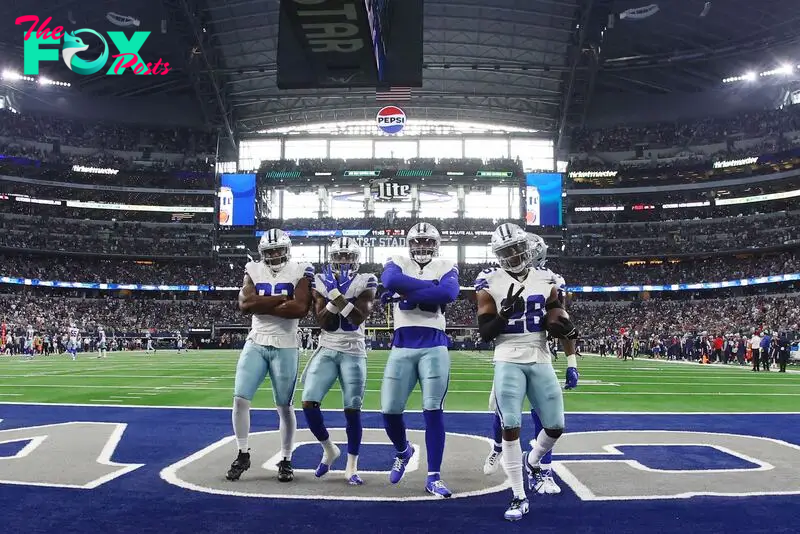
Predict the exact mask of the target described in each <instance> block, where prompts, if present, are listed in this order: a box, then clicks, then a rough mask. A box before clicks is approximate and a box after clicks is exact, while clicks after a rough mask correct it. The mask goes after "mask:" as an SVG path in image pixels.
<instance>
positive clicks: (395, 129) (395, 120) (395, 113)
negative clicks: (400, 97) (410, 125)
mask: <svg viewBox="0 0 800 534" xmlns="http://www.w3.org/2000/svg"><path fill="white" fill-rule="evenodd" d="M376 120H377V122H378V128H379V129H380V130H381V131H382V132H383V133H387V134H396V133H400V132H401V131H402V129H403V128H404V127H405V125H406V113H405V111H403V110H402V109H400V108H398V107H397V106H386V107H385V108H383V109H381V110H380V111H379V112H378V116H377V118H376Z"/></svg>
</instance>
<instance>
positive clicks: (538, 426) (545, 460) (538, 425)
mask: <svg viewBox="0 0 800 534" xmlns="http://www.w3.org/2000/svg"><path fill="white" fill-rule="evenodd" d="M531 417H533V431H534V432H535V434H534V439H536V438H537V437H538V436H539V432H541V431H542V430H544V426H542V422H541V421H540V420H539V416H538V415H537V414H536V410H531ZM539 463H540V464H544V465H550V464H551V463H553V451H552V450H550V451H547V454H545V455H544V456H542V460H541V461H540V462H539Z"/></svg>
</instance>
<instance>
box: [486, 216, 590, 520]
mask: <svg viewBox="0 0 800 534" xmlns="http://www.w3.org/2000/svg"><path fill="white" fill-rule="evenodd" d="M491 246H492V252H493V253H494V254H495V256H496V257H497V260H498V263H499V264H500V268H499V269H498V268H495V269H487V270H485V271H483V272H482V273H481V274H480V275H479V276H478V278H477V280H476V281H475V289H476V291H477V299H478V326H479V331H480V333H481V337H482V338H483V340H484V341H487V342H488V341H492V340H494V341H495V352H494V365H495V370H494V387H493V389H494V399H495V400H494V404H495V406H496V410H497V413H498V414H499V416H500V421H501V423H502V438H503V442H502V458H501V463H502V464H503V468H504V470H505V472H506V475H507V476H508V479H509V482H510V483H511V489H512V491H513V494H514V497H513V499H512V501H511V505H510V506H509V507H508V509H507V510H506V512H505V514H504V516H505V518H506V519H507V520H509V521H516V520H519V519H521V518H522V516H523V515H524V514H526V513H527V512H528V507H529V505H528V500H527V497H526V494H525V486H524V481H523V473H522V467H523V464H525V466H526V471H527V472H528V479H529V480H528V484H529V487H530V489H537V484H541V483H542V478H543V474H542V468H541V465H540V461H541V459H542V457H543V456H544V455H545V454H546V453H547V452H549V451H550V450H552V448H553V445H555V442H556V440H557V439H558V438H559V437H560V436H561V434H562V432H563V429H564V400H563V396H562V394H561V388H560V386H559V384H558V378H557V377H556V373H555V370H554V369H553V366H552V365H551V356H550V350H549V348H548V346H547V332H546V331H545V322H546V314H547V313H548V312H549V311H550V310H556V309H559V308H561V307H562V306H561V302H560V299H559V294H560V291H559V285H561V282H560V280H559V279H558V278H557V277H556V276H555V275H553V273H552V272H551V271H549V270H546V269H544V262H545V259H546V255H547V246H546V245H545V243H544V241H543V240H542V239H541V238H540V237H538V236H534V237H531V238H529V237H528V235H527V234H526V233H525V231H524V230H522V228H520V227H519V226H517V225H515V224H502V225H500V226H499V227H498V228H497V230H495V232H494V233H493V234H492V240H491ZM518 285H519V287H518ZM560 311H561V312H562V313H563V310H560ZM553 315H555V314H553ZM563 315H564V316H566V314H565V313H563ZM565 321H566V322H565ZM564 330H566V332H564ZM550 334H551V335H552V336H553V337H558V338H561V339H565V340H568V341H566V342H565V347H564V348H565V352H566V353H567V362H568V364H567V365H568V367H569V368H570V369H569V370H568V373H567V375H568V376H567V381H568V385H570V387H572V386H574V385H575V384H577V370H576V367H577V363H576V360H577V358H576V356H575V346H574V339H575V338H576V337H577V335H576V333H575V329H574V327H573V326H572V324H571V323H570V322H569V319H568V318H567V319H565V320H564V319H563V318H562V319H560V320H556V319H555V318H554V320H553V321H552V326H551V327H550ZM525 397H527V398H528V400H529V401H530V403H531V406H532V407H533V408H534V409H535V410H536V413H537V415H538V416H539V418H540V420H541V423H542V426H543V430H542V431H541V432H539V433H538V435H537V437H536V440H535V442H533V443H532V446H533V450H532V451H531V452H530V453H526V454H525V455H524V457H523V454H522V448H521V446H520V442H519V436H520V428H521V425H522V420H521V419H522V418H521V414H522V403H523V401H524V399H525Z"/></svg>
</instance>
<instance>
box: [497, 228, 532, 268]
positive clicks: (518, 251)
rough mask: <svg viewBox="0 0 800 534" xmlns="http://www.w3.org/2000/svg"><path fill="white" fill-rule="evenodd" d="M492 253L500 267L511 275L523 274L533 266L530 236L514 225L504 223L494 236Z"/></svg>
mask: <svg viewBox="0 0 800 534" xmlns="http://www.w3.org/2000/svg"><path fill="white" fill-rule="evenodd" d="M491 245H492V253H493V254H494V255H495V257H496V258H497V261H498V263H500V267H502V268H503V269H505V270H506V271H508V272H511V273H515V274H518V273H521V272H522V271H524V270H525V269H527V268H528V267H529V266H530V264H531V259H532V256H531V250H530V243H529V241H528V234H526V233H525V230H523V229H522V228H520V227H519V226H517V225H516V224H512V223H504V224H501V225H500V226H498V227H497V229H496V230H495V231H494V233H493V234H492V241H491Z"/></svg>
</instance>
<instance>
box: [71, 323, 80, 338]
mask: <svg viewBox="0 0 800 534" xmlns="http://www.w3.org/2000/svg"><path fill="white" fill-rule="evenodd" d="M80 334H81V332H80V330H78V329H77V328H75V327H74V326H73V327H72V328H70V329H69V338H70V341H78V336H80Z"/></svg>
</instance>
